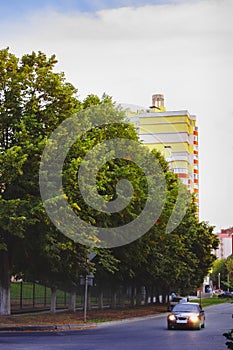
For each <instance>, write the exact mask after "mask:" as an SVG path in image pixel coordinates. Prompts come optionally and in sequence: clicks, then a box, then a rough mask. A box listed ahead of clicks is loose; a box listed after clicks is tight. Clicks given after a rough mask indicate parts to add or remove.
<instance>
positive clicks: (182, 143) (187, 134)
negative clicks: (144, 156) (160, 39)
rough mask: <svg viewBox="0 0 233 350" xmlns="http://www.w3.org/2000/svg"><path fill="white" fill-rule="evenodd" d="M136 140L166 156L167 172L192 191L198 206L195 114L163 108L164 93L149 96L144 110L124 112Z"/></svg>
mask: <svg viewBox="0 0 233 350" xmlns="http://www.w3.org/2000/svg"><path fill="white" fill-rule="evenodd" d="M128 116H129V118H130V121H131V122H132V123H133V124H134V125H135V127H136V129H137V132H138V134H139V137H140V140H141V141H142V142H143V144H145V145H146V146H147V147H149V149H151V150H152V149H154V148H156V149H157V150H159V151H160V152H161V153H162V154H163V155H164V157H165V158H166V160H167V162H168V164H169V168H170V170H171V171H173V172H174V173H176V174H177V176H178V177H179V178H180V179H181V181H182V182H183V183H184V184H185V185H186V186H187V188H188V190H189V192H191V193H195V195H196V196H195V197H196V204H197V205H198V201H199V198H198V192H199V169H198V127H197V125H196V116H195V115H191V114H190V113H189V112H188V111H187V110H180V111H166V108H165V106H164V96H163V95H161V94H156V95H153V96H152V106H151V107H150V108H149V109H146V110H145V111H139V112H137V113H134V114H132V113H129V114H128Z"/></svg>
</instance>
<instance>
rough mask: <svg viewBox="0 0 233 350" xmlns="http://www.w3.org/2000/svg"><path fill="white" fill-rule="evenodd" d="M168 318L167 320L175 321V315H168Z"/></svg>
mask: <svg viewBox="0 0 233 350" xmlns="http://www.w3.org/2000/svg"><path fill="white" fill-rule="evenodd" d="M168 319H169V321H175V319H176V316H175V315H169V316H168Z"/></svg>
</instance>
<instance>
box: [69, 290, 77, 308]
mask: <svg viewBox="0 0 233 350" xmlns="http://www.w3.org/2000/svg"><path fill="white" fill-rule="evenodd" d="M75 309H76V291H75V290H72V291H71V292H70V300H69V306H68V310H69V311H72V312H75Z"/></svg>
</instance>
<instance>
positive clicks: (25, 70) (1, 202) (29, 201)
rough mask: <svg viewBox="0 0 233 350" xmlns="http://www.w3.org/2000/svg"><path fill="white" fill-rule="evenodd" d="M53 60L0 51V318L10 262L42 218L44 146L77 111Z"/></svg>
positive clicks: (71, 91)
mask: <svg viewBox="0 0 233 350" xmlns="http://www.w3.org/2000/svg"><path fill="white" fill-rule="evenodd" d="M56 62H57V61H56V58H55V56H54V55H53V56H51V57H49V58H47V57H46V55H45V54H43V53H42V52H38V53H37V54H36V53H34V52H32V53H31V54H27V55H24V56H23V57H22V58H20V59H19V58H17V57H16V56H15V55H13V54H12V53H10V52H9V49H4V50H1V51H0V148H1V152H0V165H1V170H0V175H1V176H0V190H1V192H0V194H1V197H0V296H1V300H0V314H9V313H10V277H11V274H12V273H13V272H14V269H15V267H16V265H17V261H16V258H18V259H20V260H22V259H24V256H23V255H21V254H20V252H21V251H22V252H23V251H24V249H23V248H22V245H23V244H24V242H26V240H27V239H28V235H29V236H30V234H31V232H32V231H33V227H34V226H35V225H38V226H39V223H40V221H41V220H43V221H45V220H46V219H45V212H44V209H43V206H42V204H41V200H40V193H39V181H38V173H39V165H40V159H41V154H42V151H43V148H44V145H45V142H46V140H47V137H48V136H49V135H50V134H51V132H52V131H53V130H54V129H55V128H56V126H57V125H59V124H60V123H61V122H62V121H63V120H64V119H65V118H67V117H69V116H70V115H72V114H73V113H74V112H76V111H78V110H80V109H81V104H80V102H79V101H78V100H77V98H76V96H75V95H76V92H77V90H76V89H75V88H74V87H73V86H72V85H71V84H69V83H67V82H66V81H65V76H64V74H63V73H55V72H54V71H53V69H54V66H55V64H56ZM43 229H44V227H43Z"/></svg>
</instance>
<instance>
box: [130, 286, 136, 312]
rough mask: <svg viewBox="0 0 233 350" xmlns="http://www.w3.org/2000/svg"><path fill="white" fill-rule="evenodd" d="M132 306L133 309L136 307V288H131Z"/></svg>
mask: <svg viewBox="0 0 233 350" xmlns="http://www.w3.org/2000/svg"><path fill="white" fill-rule="evenodd" d="M130 305H131V306H132V307H133V306H134V305H135V287H134V286H132V287H131V295H130Z"/></svg>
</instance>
